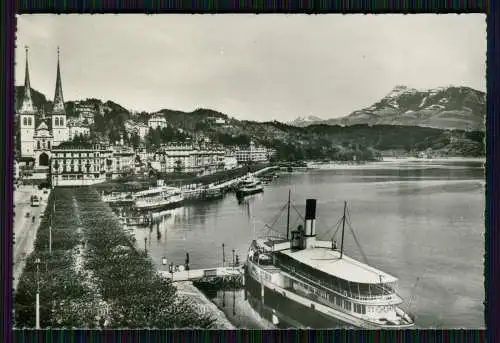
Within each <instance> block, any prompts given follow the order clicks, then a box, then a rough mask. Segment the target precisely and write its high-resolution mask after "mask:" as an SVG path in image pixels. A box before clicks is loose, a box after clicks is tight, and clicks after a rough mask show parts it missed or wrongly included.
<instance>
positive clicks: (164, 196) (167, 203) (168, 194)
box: [134, 186, 184, 211]
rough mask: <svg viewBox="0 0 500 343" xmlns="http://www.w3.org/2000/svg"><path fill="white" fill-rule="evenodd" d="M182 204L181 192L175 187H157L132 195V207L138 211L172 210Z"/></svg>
mask: <svg viewBox="0 0 500 343" xmlns="http://www.w3.org/2000/svg"><path fill="white" fill-rule="evenodd" d="M183 202H184V196H183V195H182V191H181V189H180V188H176V187H169V186H158V187H155V188H151V189H147V190H145V191H141V192H137V193H135V194H134V207H135V209H136V210H139V211H152V210H162V209H172V208H176V207H180V206H182V204H183Z"/></svg>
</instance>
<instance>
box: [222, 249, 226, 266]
mask: <svg viewBox="0 0 500 343" xmlns="http://www.w3.org/2000/svg"><path fill="white" fill-rule="evenodd" d="M224 246H225V245H224V243H222V268H224V263H225V262H226V253H225V251H224Z"/></svg>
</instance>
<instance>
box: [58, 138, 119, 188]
mask: <svg viewBox="0 0 500 343" xmlns="http://www.w3.org/2000/svg"><path fill="white" fill-rule="evenodd" d="M112 165H113V151H112V150H111V149H109V148H108V147H106V146H102V145H100V144H90V143H74V142H64V143H61V144H59V145H58V146H57V147H54V148H53V149H52V159H51V173H52V176H51V177H52V185H53V186H88V185H92V184H95V183H99V182H103V181H106V180H109V179H111V178H112V177H113V169H112V168H113V166H112Z"/></svg>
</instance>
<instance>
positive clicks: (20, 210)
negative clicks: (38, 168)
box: [13, 185, 50, 289]
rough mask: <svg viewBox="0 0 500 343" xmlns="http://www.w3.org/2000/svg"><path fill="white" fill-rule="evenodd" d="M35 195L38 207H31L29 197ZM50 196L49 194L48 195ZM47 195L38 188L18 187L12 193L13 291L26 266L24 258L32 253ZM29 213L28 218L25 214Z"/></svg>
mask: <svg viewBox="0 0 500 343" xmlns="http://www.w3.org/2000/svg"><path fill="white" fill-rule="evenodd" d="M33 194H36V195H38V196H41V197H42V201H41V204H40V206H39V207H31V203H30V197H31V195H33ZM49 194H50V193H49ZM49 194H42V192H41V191H40V190H38V188H33V186H31V185H30V186H20V187H19V188H18V189H17V190H15V191H14V204H15V205H16V207H15V208H14V235H15V236H14V237H15V241H14V246H13V248H14V249H13V250H14V252H13V254H14V256H13V262H14V265H13V278H14V289H16V287H17V283H18V282H19V277H20V276H21V273H22V271H23V269H24V266H25V264H26V257H27V256H28V255H29V254H30V253H31V252H32V251H33V247H34V243H35V239H36V233H37V230H38V226H39V225H40V213H42V212H43V211H44V210H45V207H46V206H47V199H48V197H49ZM28 212H29V213H30V216H29V218H28V217H26V213H28ZM33 215H34V216H35V222H33V221H32V216H33Z"/></svg>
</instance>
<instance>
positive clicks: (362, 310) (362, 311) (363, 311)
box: [361, 305, 366, 314]
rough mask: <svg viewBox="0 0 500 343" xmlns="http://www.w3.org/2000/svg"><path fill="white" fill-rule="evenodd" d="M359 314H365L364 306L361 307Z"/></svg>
mask: <svg viewBox="0 0 500 343" xmlns="http://www.w3.org/2000/svg"><path fill="white" fill-rule="evenodd" d="M361 313H362V314H366V306H365V305H361Z"/></svg>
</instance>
